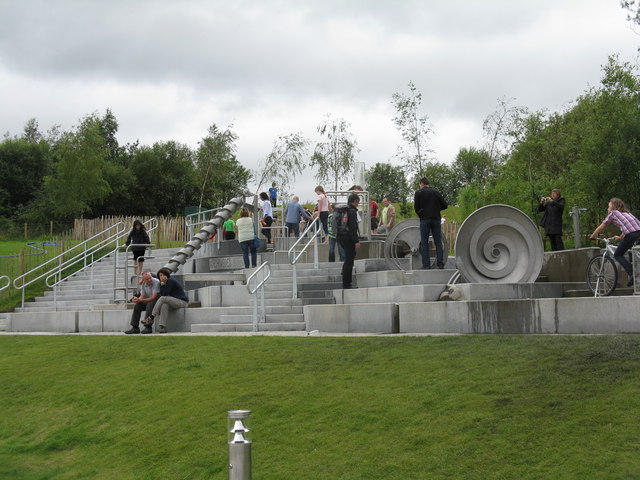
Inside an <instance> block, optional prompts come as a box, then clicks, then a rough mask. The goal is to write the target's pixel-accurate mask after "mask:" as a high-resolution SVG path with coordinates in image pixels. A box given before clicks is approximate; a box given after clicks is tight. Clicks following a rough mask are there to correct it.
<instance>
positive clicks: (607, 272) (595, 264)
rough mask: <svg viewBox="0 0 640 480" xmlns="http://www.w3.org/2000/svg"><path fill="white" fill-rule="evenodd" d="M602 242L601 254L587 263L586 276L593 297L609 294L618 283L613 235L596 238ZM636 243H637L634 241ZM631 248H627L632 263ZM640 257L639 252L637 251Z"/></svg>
mask: <svg viewBox="0 0 640 480" xmlns="http://www.w3.org/2000/svg"><path fill="white" fill-rule="evenodd" d="M594 240H600V241H602V242H604V248H603V249H602V255H600V256H597V257H593V258H592V259H591V260H589V263H588V264H587V271H586V278H587V285H588V286H589V289H590V290H591V291H592V292H593V296H594V297H607V296H609V295H611V294H612V293H613V292H614V291H615V289H616V286H617V284H618V264H617V263H616V261H615V260H614V257H613V256H614V254H615V252H616V248H618V246H617V245H613V244H612V242H613V241H614V237H610V238H598V239H594ZM636 244H637V243H636ZM632 251H633V250H629V251H628V252H627V255H629V261H630V262H631V263H632V264H633V257H632V255H633V253H632ZM637 255H638V257H640V252H638V253H637Z"/></svg>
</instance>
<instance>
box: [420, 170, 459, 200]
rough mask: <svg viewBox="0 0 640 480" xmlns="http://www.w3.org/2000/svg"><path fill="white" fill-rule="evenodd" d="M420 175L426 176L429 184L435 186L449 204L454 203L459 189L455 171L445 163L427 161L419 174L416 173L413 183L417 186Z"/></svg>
mask: <svg viewBox="0 0 640 480" xmlns="http://www.w3.org/2000/svg"><path fill="white" fill-rule="evenodd" d="M421 177H427V180H429V184H430V185H431V186H432V187H434V188H437V189H438V191H439V192H440V193H441V194H442V196H443V197H444V199H445V200H446V201H447V203H448V204H449V205H454V204H455V203H456V199H457V197H458V190H460V181H459V180H458V178H457V176H456V173H455V171H454V170H453V168H451V167H450V166H449V165H447V164H446V163H440V162H427V163H426V164H425V166H424V169H423V171H422V174H421V175H416V177H415V178H414V179H413V182H412V183H413V184H414V185H415V186H416V188H417V187H418V184H419V182H420V178H421Z"/></svg>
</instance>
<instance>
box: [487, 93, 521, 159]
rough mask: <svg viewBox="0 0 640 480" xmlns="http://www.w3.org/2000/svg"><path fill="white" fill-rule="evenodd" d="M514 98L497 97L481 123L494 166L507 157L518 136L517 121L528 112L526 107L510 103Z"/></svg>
mask: <svg viewBox="0 0 640 480" xmlns="http://www.w3.org/2000/svg"><path fill="white" fill-rule="evenodd" d="M514 100H515V99H514V98H511V99H508V100H507V99H506V98H505V97H501V98H499V99H498V105H497V107H496V109H495V110H494V111H493V112H492V113H491V114H489V115H488V116H487V118H485V119H484V122H483V123H482V129H483V131H484V136H485V138H486V139H487V147H486V150H487V151H488V152H489V158H490V159H491V162H492V164H493V165H494V166H495V165H498V164H500V163H502V162H503V161H504V160H505V159H506V158H507V157H508V155H509V153H510V152H511V148H512V145H513V143H514V142H515V141H517V140H518V139H519V137H520V135H519V133H520V129H519V122H520V121H521V119H522V118H523V117H525V116H526V115H527V114H528V111H527V109H526V108H524V107H517V106H513V105H511V104H512V102H513V101H514Z"/></svg>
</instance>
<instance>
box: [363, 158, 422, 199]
mask: <svg viewBox="0 0 640 480" xmlns="http://www.w3.org/2000/svg"><path fill="white" fill-rule="evenodd" d="M366 179H367V190H368V191H369V193H370V194H371V196H372V197H373V198H375V199H376V200H377V201H378V202H380V201H381V200H382V198H383V197H389V201H391V202H406V201H407V199H408V197H409V195H411V189H410V188H409V185H408V184H407V177H406V175H405V173H404V170H403V168H402V167H396V166H393V165H391V164H390V163H376V164H375V166H374V167H373V168H372V169H371V170H369V171H368V172H367V174H366Z"/></svg>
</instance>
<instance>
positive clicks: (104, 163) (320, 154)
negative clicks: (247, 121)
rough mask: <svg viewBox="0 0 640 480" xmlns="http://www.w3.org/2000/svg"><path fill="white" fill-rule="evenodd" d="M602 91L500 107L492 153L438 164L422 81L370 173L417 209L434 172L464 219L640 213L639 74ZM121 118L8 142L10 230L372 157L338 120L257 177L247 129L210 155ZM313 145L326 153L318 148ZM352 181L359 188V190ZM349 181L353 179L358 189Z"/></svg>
mask: <svg viewBox="0 0 640 480" xmlns="http://www.w3.org/2000/svg"><path fill="white" fill-rule="evenodd" d="M602 71H603V75H602V80H601V82H600V84H599V85H597V86H594V87H591V88H589V89H588V90H587V91H585V92H584V93H583V94H581V95H580V96H578V98H577V99H576V100H575V101H573V102H572V103H571V104H570V106H568V107H567V108H565V110H564V111H560V112H547V111H536V112H532V111H529V110H528V109H527V108H526V107H521V106H517V105H515V104H514V100H513V99H506V98H501V99H499V100H498V104H497V107H496V109H495V111H494V112H492V113H491V114H490V115H488V116H487V117H486V119H485V121H484V123H483V130H484V143H483V145H482V146H465V147H461V148H460V149H459V152H458V154H457V155H456V158H455V159H454V160H453V162H452V163H450V164H447V163H442V162H437V161H435V160H434V152H433V150H432V149H431V145H430V143H431V142H430V136H431V135H432V134H433V126H432V125H431V124H430V123H429V119H428V116H427V115H423V114H421V110H422V95H421V93H420V92H419V90H418V89H417V87H416V86H415V85H414V84H413V82H409V84H408V91H407V92H399V93H394V94H393V95H392V97H391V103H392V105H393V107H394V110H395V112H396V116H395V117H394V118H393V119H392V121H393V124H394V125H395V127H396V128H397V129H398V131H399V133H400V134H401V138H402V144H401V145H400V146H399V147H398V152H397V154H396V155H395V157H394V158H392V159H389V161H388V162H382V163H377V164H376V165H374V166H372V167H370V168H369V169H368V170H367V172H366V180H367V184H368V190H369V191H370V192H371V193H372V194H373V195H374V196H375V197H376V198H377V199H378V200H380V199H381V198H382V196H388V197H389V198H390V200H391V201H393V202H400V203H401V208H403V209H404V210H405V212H404V214H405V215H406V214H407V213H409V211H410V209H409V207H408V206H407V201H408V200H410V199H411V197H412V194H413V191H414V190H415V187H416V185H417V180H418V179H419V178H420V177H422V176H426V177H428V178H429V179H430V180H431V183H432V184H433V185H434V186H436V187H437V188H439V189H440V190H441V191H442V193H443V194H444V195H445V196H446V197H447V201H448V202H449V203H450V204H452V205H453V204H458V205H459V206H460V207H461V210H462V212H463V214H464V215H468V214H469V213H471V212H472V211H474V210H475V209H476V208H478V207H481V206H483V205H486V204H490V203H505V204H509V205H513V206H515V207H517V208H520V209H521V210H523V211H525V212H526V213H529V214H531V215H532V216H533V215H534V214H533V212H534V211H535V207H536V206H537V202H538V200H539V198H540V196H542V195H543V194H548V192H549V190H550V189H551V188H560V189H561V190H562V191H563V194H564V196H565V197H567V198H568V201H569V203H570V204H572V205H573V204H575V205H578V206H580V207H585V208H587V209H588V212H589V213H588V215H589V216H590V217H592V218H591V220H593V221H595V218H596V217H599V216H600V217H601V216H602V214H603V213H604V211H605V210H606V204H607V201H608V199H609V198H611V197H613V196H618V197H621V198H623V199H624V200H625V201H626V202H628V203H629V205H630V206H631V207H632V208H638V207H639V206H640V189H638V188H637V185H638V184H639V183H638V180H639V179H638V176H639V175H640V168H639V167H640V144H639V142H640V78H639V76H638V71H637V66H634V65H631V64H629V63H626V62H620V61H619V60H618V58H616V57H610V58H609V60H608V62H607V64H606V65H604V66H603V69H602ZM117 131H118V122H117V120H116V118H115V115H114V114H113V113H112V112H111V111H110V110H107V111H106V112H105V113H104V114H103V115H99V114H97V113H93V114H90V115H87V116H86V117H84V118H82V119H81V120H80V121H79V124H78V125H77V126H76V127H74V128H73V129H72V130H70V131H66V132H62V131H60V129H59V128H58V127H53V128H52V129H50V130H49V131H48V132H46V133H42V132H40V131H39V128H38V123H37V121H36V120H35V119H31V120H29V121H28V122H27V123H26V125H25V127H24V131H23V132H22V134H21V135H19V136H14V137H10V136H9V135H8V134H7V135H5V137H4V139H3V141H2V142H1V143H0V171H1V172H2V175H1V176H0V223H2V221H3V220H4V221H20V222H25V221H28V222H49V221H52V220H54V221H60V220H68V219H73V218H81V217H96V216H103V215H148V216H151V215H176V214H182V213H183V210H184V208H185V207H186V206H190V205H193V206H199V207H201V208H214V207H218V206H222V205H224V204H225V203H226V202H227V201H228V200H229V198H231V197H233V196H236V195H239V194H241V193H243V192H244V191H245V190H246V186H247V184H248V183H249V182H250V181H253V182H255V183H256V184H257V185H258V187H257V189H258V190H260V189H266V187H267V185H268V183H270V182H271V181H276V183H277V184H278V186H279V188H280V189H281V193H284V194H286V192H287V190H288V188H289V187H290V186H291V185H292V184H293V182H294V181H295V178H296V176H297V175H299V174H301V173H302V172H303V171H304V170H305V169H307V168H314V169H315V171H316V174H315V178H316V179H317V181H318V182H319V183H326V184H330V185H332V187H333V188H335V189H338V188H344V187H346V186H347V185H346V183H349V184H350V183H351V181H350V177H349V174H350V173H351V172H352V171H353V168H354V163H355V161H356V158H357V154H358V152H359V149H358V142H357V140H356V138H355V137H354V135H353V134H352V133H351V131H350V124H349V123H348V122H346V121H345V120H344V119H342V118H333V117H332V116H331V115H327V116H326V117H325V118H324V119H323V120H322V121H321V122H320V123H319V125H318V127H317V134H318V136H319V140H318V141H316V142H315V144H314V143H313V142H312V141H311V140H310V139H308V138H307V137H305V136H304V135H303V134H302V133H300V132H298V133H291V134H288V135H284V136H281V137H278V138H277V139H276V140H275V141H274V143H273V147H272V149H271V151H270V152H269V153H268V154H267V155H266V156H265V158H264V160H263V161H262V162H261V164H260V165H259V168H258V170H257V171H253V172H252V171H250V170H249V169H247V168H245V167H244V166H242V165H241V164H240V163H239V161H238V160H237V158H236V141H237V139H238V136H237V134H236V133H235V132H234V131H233V125H230V126H228V127H227V128H220V127H218V126H217V125H216V124H213V125H211V126H210V127H209V129H208V131H207V134H206V135H205V136H204V137H203V138H202V139H201V140H200V142H199V143H198V146H197V148H195V149H192V148H190V147H188V146H186V145H184V144H181V143H179V142H176V141H164V142H156V143H154V144H153V145H141V144H140V143H139V142H135V143H132V144H126V145H120V144H119V143H118V140H117V136H116V134H117ZM312 145H313V148H312ZM346 179H349V180H346ZM345 182H346V183H345Z"/></svg>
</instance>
